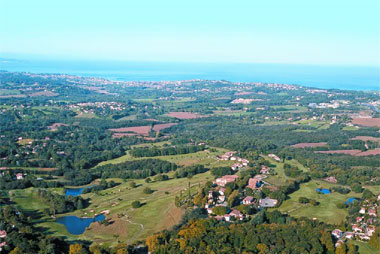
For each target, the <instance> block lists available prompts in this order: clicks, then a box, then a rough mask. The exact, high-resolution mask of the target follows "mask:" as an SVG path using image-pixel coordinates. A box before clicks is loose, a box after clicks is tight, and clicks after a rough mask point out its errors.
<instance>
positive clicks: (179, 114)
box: [166, 112, 206, 119]
mask: <svg viewBox="0 0 380 254" xmlns="http://www.w3.org/2000/svg"><path fill="white" fill-rule="evenodd" d="M166 115H167V116H170V117H174V118H178V119H194V118H200V117H206V116H204V115H199V114H195V113H190V112H170V113H169V114H166Z"/></svg>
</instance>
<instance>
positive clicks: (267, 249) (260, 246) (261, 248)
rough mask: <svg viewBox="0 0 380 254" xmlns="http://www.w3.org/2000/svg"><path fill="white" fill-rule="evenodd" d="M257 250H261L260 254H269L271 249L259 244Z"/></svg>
mask: <svg viewBox="0 0 380 254" xmlns="http://www.w3.org/2000/svg"><path fill="white" fill-rule="evenodd" d="M256 248H257V249H258V250H259V254H265V253H268V252H269V248H268V246H267V245H266V244H265V243H259V244H258V245H257V246H256Z"/></svg>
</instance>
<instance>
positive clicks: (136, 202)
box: [132, 200, 141, 208]
mask: <svg viewBox="0 0 380 254" xmlns="http://www.w3.org/2000/svg"><path fill="white" fill-rule="evenodd" d="M132 207H133V208H139V207H141V203H140V201H138V200H136V201H133V202H132Z"/></svg>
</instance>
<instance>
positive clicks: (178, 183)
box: [11, 172, 212, 245]
mask: <svg viewBox="0 0 380 254" xmlns="http://www.w3.org/2000/svg"><path fill="white" fill-rule="evenodd" d="M169 175H171V176H172V175H173V172H172V173H170V174H169ZM110 180H111V179H110ZM112 180H114V181H115V182H119V183H120V185H118V186H116V187H114V188H111V189H107V190H104V191H100V192H98V193H96V194H95V193H88V194H84V195H82V196H83V197H84V198H90V200H91V204H90V206H89V207H87V208H85V209H82V210H78V211H75V212H73V213H69V214H60V215H59V216H65V215H77V216H80V217H93V216H95V215H96V214H99V213H100V212H101V211H104V210H109V211H110V213H109V215H107V216H106V218H107V220H110V221H111V224H110V225H108V226H105V225H100V224H99V223H93V224H91V226H90V227H89V228H88V229H87V230H86V231H85V233H83V234H82V235H79V236H76V235H71V234H69V233H68V232H67V230H66V228H65V227H64V225H62V224H58V223H56V222H54V219H52V218H50V217H47V216H45V215H43V214H42V211H43V209H45V208H48V206H47V205H46V204H45V203H44V202H43V200H41V199H39V198H38V197H37V195H36V189H34V188H29V189H24V190H14V191H12V192H11V196H12V200H13V201H14V202H15V203H16V205H17V206H18V207H19V208H20V209H22V210H24V211H26V212H27V213H28V214H30V215H32V214H33V215H34V217H33V218H32V219H33V220H32V221H33V222H34V223H35V226H36V227H38V228H40V229H41V230H45V231H47V232H48V233H49V234H52V235H56V236H65V237H66V238H67V239H69V240H78V239H81V240H92V241H95V242H104V243H105V244H108V245H112V244H115V243H117V241H119V240H120V241H128V242H132V241H134V240H141V239H144V238H145V237H146V236H148V235H150V234H152V233H154V232H157V231H161V230H163V229H169V228H171V227H172V226H174V225H176V224H178V223H179V222H180V220H181V218H182V216H183V214H184V212H185V211H184V209H183V208H177V207H176V206H175V205H174V197H175V196H176V195H180V192H182V193H183V195H187V193H188V190H187V187H188V183H189V182H190V183H191V192H192V193H195V192H196V191H197V189H198V186H199V185H200V184H203V183H204V182H206V181H207V180H212V176H211V175H210V173H209V172H206V173H203V174H199V175H196V176H194V177H193V178H192V179H188V178H180V179H170V180H168V181H163V182H152V183H146V182H145V181H144V180H143V179H139V180H134V181H135V182H136V183H137V185H138V187H137V188H134V189H132V188H130V187H129V182H122V181H121V180H120V179H112ZM147 186H148V187H150V188H151V189H152V190H154V193H153V194H144V193H143V189H144V188H145V187H147ZM53 190H54V191H57V192H62V188H57V189H53ZM135 200H139V201H140V202H142V203H144V205H143V206H142V207H140V208H137V209H133V208H132V207H131V203H132V202H133V201H135ZM36 215H39V216H36Z"/></svg>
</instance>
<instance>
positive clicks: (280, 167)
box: [262, 156, 309, 186]
mask: <svg viewBox="0 0 380 254" xmlns="http://www.w3.org/2000/svg"><path fill="white" fill-rule="evenodd" d="M262 157H263V158H265V159H266V160H268V161H270V162H271V164H272V166H271V168H272V169H273V170H274V171H275V172H276V175H270V176H268V178H266V179H265V181H266V182H268V183H270V184H273V185H276V186H281V185H285V184H287V181H288V180H292V179H293V178H291V177H288V176H286V175H285V173H284V163H282V162H277V161H275V160H274V159H272V158H269V157H268V156H262ZM285 163H287V164H290V165H292V166H296V167H298V168H299V169H300V170H302V171H304V172H307V171H309V169H308V168H306V167H305V166H303V165H302V164H301V163H299V162H298V161H297V160H294V159H293V160H286V161H285Z"/></svg>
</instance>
